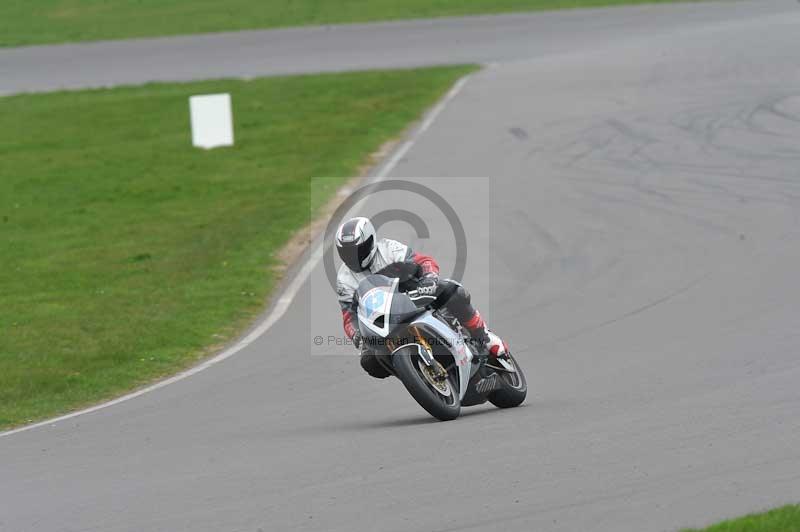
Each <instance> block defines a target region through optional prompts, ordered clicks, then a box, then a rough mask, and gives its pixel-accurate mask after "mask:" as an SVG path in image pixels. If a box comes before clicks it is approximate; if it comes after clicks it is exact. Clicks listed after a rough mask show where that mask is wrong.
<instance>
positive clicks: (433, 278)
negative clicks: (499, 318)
mask: <svg viewBox="0 0 800 532" xmlns="http://www.w3.org/2000/svg"><path fill="white" fill-rule="evenodd" d="M336 250H337V251H338V253H339V257H340V258H341V259H342V262H343V263H344V264H342V265H341V267H340V268H339V272H338V274H337V278H336V292H337V294H338V297H339V305H340V306H341V309H342V320H343V324H344V332H345V334H346V335H347V337H348V338H350V339H351V340H352V341H353V345H355V346H356V348H357V349H361V343H362V342H361V333H360V332H359V330H358V327H357V326H356V321H357V319H356V311H357V308H358V302H357V301H356V300H355V293H356V289H357V288H358V284H359V283H360V282H361V281H362V280H363V279H364V278H365V277H366V276H367V275H369V274H371V273H375V272H378V271H380V270H381V269H383V268H385V267H386V266H388V265H389V264H393V263H395V262H410V263H413V264H415V265H416V266H417V268H418V270H417V271H418V272H419V274H418V276H417V277H418V278H419V282H418V286H417V290H418V292H419V293H420V294H422V295H431V296H438V295H440V294H442V293H443V292H445V291H447V292H448V293H450V294H451V295H450V297H449V299H448V300H447V302H446V303H445V305H444V306H445V308H446V309H447V310H448V311H449V312H450V313H451V314H452V315H453V316H455V317H456V319H458V321H459V323H461V325H462V326H463V327H464V328H465V329H466V330H467V331H468V332H469V334H470V337H471V338H472V339H473V340H474V341H475V342H476V343H477V344H478V347H479V349H481V350H486V351H488V353H489V355H490V356H492V357H502V356H504V355H505V354H506V352H507V350H508V346H507V345H506V343H505V342H504V341H503V340H502V339H500V337H499V336H497V335H496V334H495V333H493V332H492V331H490V330H489V329H488V327H487V326H486V322H485V321H484V320H483V317H482V316H481V314H480V312H478V311H477V310H476V309H475V307H473V306H472V304H471V301H470V300H471V297H470V294H469V292H467V290H466V289H465V288H464V287H463V286H461V284H460V283H458V282H456V281H453V280H451V279H440V278H439V265H438V264H437V263H436V261H435V260H434V259H433V258H432V257H430V256H428V255H423V254H421V253H416V252H414V251H412V250H411V248H410V247H408V246H407V245H405V244H403V243H402V242H398V241H396V240H391V239H388V238H381V239H378V238H377V235H376V234H375V228H374V227H373V225H372V222H370V220H369V219H368V218H364V217H357V218H351V219H350V220H347V221H346V222H344V223H343V224H342V225H341V226H340V227H339V229H338V231H337V232H336ZM361 367H362V368H364V370H365V371H366V372H367V373H369V374H370V375H371V376H373V377H376V378H379V379H383V378H386V377H388V376H389V373H388V372H387V371H386V369H385V368H384V367H383V366H381V365H380V363H379V362H378V360H377V359H376V357H375V355H374V354H373V353H372V352H370V351H369V350H367V349H361Z"/></svg>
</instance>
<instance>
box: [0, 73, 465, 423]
mask: <svg viewBox="0 0 800 532" xmlns="http://www.w3.org/2000/svg"><path fill="white" fill-rule="evenodd" d="M470 77H471V74H468V75H466V76H464V77H462V78H461V79H459V80H458V81H457V82H456V83H455V84H454V85H453V86H452V87H451V88H450V90H449V91H447V94H445V96H444V97H443V98H442V99H441V100H439V102H438V103H437V104H436V105H435V106H434V107H433V108H432V109H431V110H430V111H428V113H426V115H425V118H424V119H423V121H422V123H421V124H420V125H419V126H418V127H417V128H416V129H415V130H414V131H413V132H412V133H411V134H410V135H409V137H408V139H407V140H406V141H405V142H404V143H403V144H402V145H401V146H400V147H399V148H398V149H397V150H395V151H394V153H393V154H392V156H391V157H390V158H389V160H388V161H386V163H385V164H384V165H383V166H381V167H380V170H379V171H378V172H377V173H376V174H375V175H374V177H372V178H370V179H369V181H380V180H381V179H385V178H386V177H387V176H388V175H389V174H390V173H391V172H392V170H394V169H395V167H396V166H397V164H398V163H399V162H400V161H401V160H402V159H403V157H405V156H406V155H407V154H408V152H409V150H411V148H412V147H413V146H414V144H416V142H417V140H418V139H419V138H420V137H421V136H422V135H423V134H424V133H425V132H426V131H427V130H428V129H429V128H430V127H431V125H432V124H433V123H434V121H435V120H436V118H437V117H438V116H439V115H440V114H441V112H442V111H444V109H445V107H447V104H448V103H449V102H450V101H451V100H453V98H455V97H456V96H457V95H458V93H459V92H461V89H463V88H464V85H465V84H466V83H467V81H468V80H469V78H470ZM320 259H322V245H321V244H317V245H316V247H315V249H314V251H313V252H312V253H311V254H310V255H309V256H308V258H307V259H306V262H305V263H304V264H303V266H302V267H301V268H300V270H299V271H298V272H297V274H296V275H295V276H294V278H293V279H292V280H291V282H290V283H289V284H288V285H287V286H286V288H285V289H284V290H283V293H282V294H281V295H280V296H278V298H277V300H276V301H275V304H274V306H273V307H272V311H271V312H270V313H269V314H268V315H267V316H266V317H265V318H264V320H263V321H262V322H261V323H260V324H258V326H256V327H255V328H254V329H253V330H252V331H250V333H249V334H247V336H245V337H244V338H242V339H241V340H239V341H238V342H237V343H236V344H234V345H232V346H231V347H229V348H227V349H225V350H224V351H223V352H221V353H219V354H218V355H215V356H213V357H211V358H209V359H208V360H205V361H204V362H201V363H200V364H198V365H196V366H193V367H191V368H189V369H187V370H184V371H182V372H180V373H178V374H176V375H173V376H172V377H168V378H166V379H164V380H161V381H158V382H156V383H154V384H151V385H149V386H146V387H144V388H141V389H139V390H136V391H135V392H131V393H128V394H126V395H123V396H121V397H117V398H116V399H112V400H111V401H106V402H105V403H100V404H98V405H94V406H91V407H89V408H85V409H83V410H78V411H76V412H71V413H69V414H64V415H63V416H58V417H55V418H52V419H46V420H44V421H38V422H36V423H33V424H31V425H25V426H22V427H18V428H16V429H12V430H8V431H5V432H0V438H4V437H6V436H11V435H14V434H19V433H20V432H27V431H29V430H33V429H37V428H40V427H45V426H47V425H55V424H57V423H59V422H61V421H66V420H68V419H72V418H76V417H78V416H82V415H84V414H91V413H92V412H97V411H98V410H103V409H106V408H109V407H112V406H114V405H118V404H120V403H124V402H126V401H130V400H131V399H135V398H137V397H141V396H142V395H144V394H147V393H150V392H153V391H155V390H158V389H160V388H164V387H165V386H169V385H170V384H174V383H176V382H178V381H182V380H183V379H186V378H188V377H191V376H192V375H195V374H197V373H200V372H201V371H205V370H207V369H208V368H210V367H211V366H214V365H215V364H218V363H220V362H222V361H223V360H226V359H228V358H230V357H232V356H233V355H235V354H236V353H238V352H239V351H241V350H242V349H244V348H245V347H247V346H248V345H250V344H252V343H253V342H255V341H256V340H257V339H258V338H260V337H261V336H262V335H263V334H264V333H266V332H267V331H268V330H269V329H271V328H272V326H273V325H275V323H276V322H277V321H278V320H280V319H281V318H282V317H283V315H284V314H286V311H287V310H288V309H289V306H290V305H291V304H292V302H293V301H294V298H295V296H296V295H297V293H298V292H299V291H300V288H302V286H303V285H304V284H305V282H306V281H307V280H308V278H309V276H310V275H311V272H312V271H313V270H314V268H315V267H316V266H317V264H318V263H319V261H320Z"/></svg>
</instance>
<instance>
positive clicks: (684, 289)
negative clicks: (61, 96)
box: [0, 0, 800, 532]
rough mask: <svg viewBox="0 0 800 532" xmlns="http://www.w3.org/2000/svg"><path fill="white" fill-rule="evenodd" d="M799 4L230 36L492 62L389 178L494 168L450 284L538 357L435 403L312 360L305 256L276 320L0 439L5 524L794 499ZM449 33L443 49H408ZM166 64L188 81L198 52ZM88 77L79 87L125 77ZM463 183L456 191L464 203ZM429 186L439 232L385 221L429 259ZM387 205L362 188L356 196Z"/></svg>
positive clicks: (419, 524) (464, 520)
mask: <svg viewBox="0 0 800 532" xmlns="http://www.w3.org/2000/svg"><path fill="white" fill-rule="evenodd" d="M798 9H800V8H798V6H797V4H796V3H793V2H789V1H772V0H759V1H757V2H742V3H733V4H723V3H717V4H705V5H675V6H667V7H664V6H662V7H659V8H655V7H652V8H623V9H614V10H609V11H586V12H573V13H557V14H540V15H523V16H503V17H497V18H479V19H474V21H470V20H467V19H462V20H459V21H437V22H435V23H428V22H420V23H398V24H391V25H379V26H375V28H376V29H375V30H374V31H376V32H378V33H382V32H383V31H384V30H383V29H385V28H403V30H402V31H405V32H407V33H408V34H409V37H408V39H407V40H408V42H409V43H412V44H409V46H408V47H407V48H404V49H403V50H405V51H407V52H408V53H407V55H405V56H404V55H403V50H401V51H399V52H398V51H397V50H395V54H399V55H400V57H396V56H395V54H393V55H391V56H390V55H385V54H383V53H382V52H381V50H382V49H381V47H380V45H376V46H373V45H372V44H370V46H366V45H365V44H364V43H363V42H361V41H360V39H359V38H353V39H352V40H351V38H350V37H349V36H348V33H349V32H350V31H351V30H350V29H336V30H331V32H330V33H326V32H325V31H323V30H280V31H277V32H273V33H261V32H253V33H246V34H242V35H241V36H223V37H219V38H220V39H223V40H225V39H228V40H231V42H249V43H251V44H252V47H253V48H257V43H258V41H259V38H261V37H262V36H263V38H264V39H265V41H264V42H268V43H276V42H277V43H279V42H281V39H283V38H284V37H285V38H287V39H288V42H289V44H287V45H286V48H285V50H291V49H294V48H293V47H292V43H294V42H295V41H292V36H294V35H320V36H323V35H329V34H334V35H337V36H338V37H337V39H339V40H338V41H336V42H337V43H339V44H338V45H337V46H339V48H337V47H335V46H334V47H331V49H329V50H328V51H331V50H334V49H335V50H336V53H337V54H338V53H342V52H343V48H344V49H345V50H344V52H343V53H342V56H343V57H344V59H343V60H342V62H341V63H336V61H335V59H334V58H335V57H337V56H335V55H333V52H331V54H332V55H331V56H330V57H322V58H319V59H314V52H313V46H312V43H309V42H306V43H305V45H304V46H305V48H303V49H302V50H300V52H299V54H300V59H299V61H300V62H301V63H302V64H298V66H297V70H305V69H312V68H314V66H315V65H316V66H319V64H322V63H326V66H327V67H330V68H334V67H339V66H340V67H341V68H350V67H353V66H377V65H381V66H398V65H402V64H405V65H410V64H416V63H417V62H419V63H429V62H442V61H448V60H449V59H452V60H458V61H463V60H485V61H492V62H493V63H492V64H491V65H490V66H489V67H487V68H486V69H484V70H482V71H481V72H479V73H477V74H475V75H474V76H472V77H471V78H470V79H469V80H468V82H467V83H466V84H465V85H464V87H463V90H462V91H461V92H460V93H459V94H458V95H457V96H456V97H455V98H453V99H452V101H450V102H449V104H448V106H447V107H446V108H445V109H444V111H443V112H442V113H441V114H440V115H439V116H438V117H437V119H436V121H435V122H434V123H433V124H432V125H431V126H430V128H428V129H427V130H426V131H425V132H424V133H422V134H420V135H419V138H417V139H416V144H415V145H414V146H413V148H412V149H411V150H410V151H409V152H408V153H407V154H405V156H404V157H402V158H401V159H400V161H399V164H398V165H397V166H396V167H395V168H394V170H393V171H392V173H391V176H390V177H398V176H437V177H435V178H429V179H427V180H426V181H425V180H424V181H423V182H427V183H428V184H429V185H431V186H432V187H435V186H436V185H437V184H442V183H448V181H447V180H446V179H445V178H447V177H459V176H461V177H463V176H488V177H489V178H490V179H489V180H488V181H487V180H483V181H480V182H481V183H484V185H485V184H486V183H487V182H488V183H489V185H488V186H490V188H491V193H490V194H480V196H481V197H480V198H479V200H480V201H482V202H483V203H484V204H485V207H486V208H485V210H484V211H481V213H480V214H479V215H476V217H475V218H476V219H477V220H484V219H488V222H487V223H485V224H478V225H477V226H476V224H474V223H472V224H471V225H470V223H467V224H466V225H467V229H468V236H469V238H470V248H469V249H470V253H471V254H472V255H471V256H473V257H486V256H488V257H490V258H489V259H488V260H489V266H488V267H489V268H490V272H491V273H490V275H486V274H485V272H480V271H478V272H477V273H476V272H475V271H474V270H475V269H474V268H473V269H471V270H470V269H468V275H467V281H468V284H469V286H470V287H472V288H473V290H472V291H473V295H474V297H475V299H476V301H477V302H478V304H479V306H481V307H483V308H485V309H486V313H487V314H488V317H489V320H490V323H491V324H492V325H494V327H495V328H496V329H497V330H498V331H499V332H500V333H501V334H503V335H504V336H505V337H507V339H508V340H509V341H510V342H511V344H512V346H513V347H514V349H515V351H516V353H517V356H518V358H519V360H520V362H521V363H522V364H523V366H524V368H525V369H526V370H527V374H528V378H529V385H530V393H529V398H528V400H527V402H526V404H525V405H524V406H523V407H521V408H518V409H515V410H511V411H499V410H496V409H494V408H492V407H490V406H482V407H476V408H472V409H465V411H464V415H463V416H462V418H460V419H459V420H457V421H455V422H450V423H437V422H434V421H431V420H430V419H429V418H428V417H427V415H426V414H425V413H424V412H423V411H422V410H421V409H420V408H419V407H418V406H417V405H416V404H415V403H414V402H413V401H412V400H411V399H410V397H409V396H408V395H407V394H406V393H405V392H404V391H403V389H402V387H401V386H400V385H399V383H397V382H396V381H395V382H391V381H376V380H373V379H370V378H368V377H366V376H365V375H364V374H362V373H361V370H360V369H359V368H358V364H357V361H356V359H354V358H352V357H346V356H322V355H323V354H325V353H321V352H320V351H319V350H315V348H314V347H313V342H312V337H313V336H314V335H324V336H327V335H336V334H339V330H340V323H339V317H338V310H337V307H336V304H335V302H334V301H333V295H332V294H331V293H330V289H329V288H328V287H327V285H326V282H325V281H324V274H323V271H322V268H321V266H319V265H317V267H316V268H315V269H314V270H313V272H312V274H311V278H310V280H309V282H308V283H305V284H304V285H303V287H302V289H301V290H300V292H299V293H298V295H297V297H296V298H295V300H294V302H293V303H292V305H291V306H290V307H289V309H288V311H287V312H286V314H285V315H284V316H283V317H282V318H281V320H280V321H279V322H278V323H277V324H276V326H275V327H273V328H272V329H271V330H269V331H268V332H267V333H266V334H264V335H263V336H261V337H260V338H259V339H258V340H257V341H256V342H254V343H253V344H251V345H250V346H249V347H247V348H246V349H244V350H242V351H241V352H239V353H238V354H237V355H236V356H234V357H232V358H230V359H228V360H226V361H224V362H223V363H220V364H218V365H215V366H213V367H212V368H210V369H208V370H207V371H204V372H202V373H199V374H196V375H194V376H192V377H191V378H188V379H185V380H182V381H180V382H178V383H175V384H172V385H170V386H167V387H164V388H161V389H159V390H157V391H154V392H152V393H149V394H146V395H144V396H141V397H138V398H136V399H134V400H131V401H127V402H124V403H121V404H118V405H115V406H113V407H110V408H106V409H103V410H100V411H97V412H94V413H91V414H87V415H84V416H80V417H77V418H73V419H70V420H67V421H63V422H60V423H57V424H55V425H53V426H45V427H40V428H36V429H33V430H29V431H26V432H21V433H17V434H13V435H10V436H6V437H2V438H0V530H2V531H9V532H22V531H89V530H102V531H143V530H147V531H182V530H186V531H215V532H216V531H223V530H224V531H252V532H256V531H259V530H263V531H271V530H308V531H311V530H325V531H329V530H341V531H353V530H397V531H407V530H432V531H445V530H499V529H503V530H539V531H541V530H564V531H575V530H593V531H605V530H608V531H627V530H630V531H638V532H641V531H650V530H653V531H656V530H675V529H677V528H679V527H681V526H685V525H699V524H703V523H707V522H710V521H713V520H716V519H718V518H723V517H730V516H734V515H738V514H741V513H745V512H749V511H754V510H759V509H762V508H765V507H770V506H774V505H777V504H780V503H784V502H790V501H795V502H796V501H797V499H798V498H800V421H799V420H798V415H797V414H798V412H800V386H798V382H800V347H799V346H800V297H799V296H800V282H798V280H797V279H798V272H800V225H799V223H800V52H798V42H799V41H800V11H798ZM475 21H481V22H480V24H478V23H476V22H475ZM620 21H623V22H620ZM495 22H496V24H497V27H498V29H497V33H495V37H496V39H497V40H496V42H495V44H494V48H493V50H494V51H493V52H492V50H488V51H486V55H485V56H481V55H480V54H478V53H477V52H476V51H477V49H478V48H480V46H478V45H475V47H474V48H473V51H474V52H476V53H475V54H474V55H472V56H470V55H469V53H467V52H463V53H462V52H461V49H462V47H460V46H458V45H457V44H459V41H458V40H457V39H456V37H457V36H458V34H459V29H458V28H459V27H461V26H459V25H463V31H464V35H466V36H469V37H470V38H472V37H474V36H475V32H483V33H486V34H491V33H493V32H492V27H491V24H493V23H495ZM627 24H630V25H631V26H626V25H627ZM515 25H516V27H517V31H516V33H514V34H513V35H511V36H510V37H508V40H504V39H505V34H502V32H501V29H503V28H508V27H509V26H515ZM439 27H442V28H444V29H443V30H442V31H443V37H441V39H440V40H437V39H439V38H438V37H436V35H437V30H435V29H434V28H439ZM368 28H369V26H359V27H354V28H352V31H353V32H354V34H360V33H359V32H365V33H369V31H371V30H369V29H368ZM526 28H528V29H526ZM538 29H543V31H544V35H539V34H538V33H537V32H536V31H534V30H538ZM392 31H394V30H392ZM397 31H399V30H397ZM389 33H391V31H389ZM412 34H419V35H422V36H423V37H420V40H415V39H413V38H412ZM215 38H216V37H214V38H212V37H199V38H196V39H195V40H193V39H188V38H186V39H184V38H179V39H165V40H157V41H154V44H151V45H152V46H161V45H164V46H166V45H168V44H169V43H181V44H180V45H181V46H183V47H185V49H191V48H192V47H191V46H190V43H192V42H194V43H197V47H198V48H200V49H202V48H203V47H205V46H206V45H207V44H208V43H209V42H210V41H211V40H213V39H215ZM237 39H240V40H241V41H237ZM320 39H321V42H322V41H324V38H323V37H320ZM426 39H427V40H426ZM440 41H442V42H443V45H444V46H445V50H440V49H426V48H425V47H426V46H427V45H426V44H425V43H426V42H427V43H428V44H431V43H433V44H434V45H435V44H436V43H437V42H440ZM468 41H469V39H467V38H466V37H465V41H464V42H466V44H464V46H465V47H467V48H469V47H470V46H472V45H470V44H469V42H468ZM304 42H305V41H304ZM347 42H351V43H352V46H353V49H352V50H349V52H348V50H346V48H347V46H346V43H347ZM504 43H505V44H504ZM462 44H463V43H462ZM104 46H106V45H88V47H87V48H85V49H86V50H94V51H96V53H99V54H101V55H102V54H103V50H104ZM107 46H108V48H107V50H108V54H109V55H113V53H116V52H117V51H119V49H121V48H125V47H126V46H130V47H131V48H129V50H131V51H130V54H129V55H128V56H127V57H128V60H129V61H134V59H133V58H134V57H135V53H134V52H135V50H137V49H139V48H138V47H145V48H146V47H147V46H150V44H147V43H134V44H131V45H127V44H113V45H107ZM298 46H299V45H298ZM234 47H235V46H234ZM77 48H80V47H67V48H63V49H59V48H39V49H27V50H20V51H14V52H2V54H0V65H2V68H3V77H2V79H3V85H4V87H5V88H6V89H7V88H8V87H12V88H15V90H16V89H19V88H28V89H37V90H39V89H44V88H47V87H46V86H45V85H44V84H45V82H44V81H42V78H41V77H39V76H40V74H36V73H35V72H34V70H35V69H29V68H27V67H24V66H22V67H21V66H19V64H17V63H13V61H12V62H11V63H9V59H8V58H9V57H12V58H13V57H25V54H33V55H32V56H36V55H37V54H40V55H39V57H40V59H41V60H42V61H46V59H45V58H46V57H48V56H49V57H51V58H52V60H53V61H56V62H57V58H58V54H59V53H61V52H60V50H69V49H77ZM82 49H83V48H82ZM242 49H247V47H246V46H244V45H242V46H241V47H239V48H238V49H237V50H242ZM448 50H449V51H450V52H451V53H452V55H451V56H448ZM201 51H202V50H201ZM201 51H197V54H199V55H202V53H201ZM370 52H374V53H375V57H374V58H372V59H369V58H368V56H369V53H370ZM93 53H94V52H93ZM192 53H193V52H192ZM15 54H20V55H18V56H17V55H15ZM48 54H49V55H48ZM187 54H189V55H191V53H190V52H187ZM493 54H494V55H493ZM199 55H198V56H192V57H199ZM290 55H291V54H290ZM32 56H31V57H32ZM490 56H491V57H490ZM176 57H177V56H173V60H176V59H175V58H176ZM354 58H359V59H357V60H356V59H354ZM420 58H422V59H423V60H420ZM290 59H291V57H289V58H283V59H281V60H278V59H265V60H264V61H265V63H264V64H263V65H262V66H264V70H263V71H262V70H258V69H255V70H258V71H252V72H251V73H254V74H255V73H269V72H272V71H273V69H272V67H271V66H269V65H270V64H272V63H270V61H272V62H273V63H275V64H278V63H280V64H282V65H283V68H280V67H275V69H274V71H275V72H278V71H288V70H290V65H289V63H290V62H291V60H290ZM428 59H429V60H428ZM162 61H167V59H163V58H162ZM179 63H180V64H179V65H175V69H174V72H173V73H174V74H175V76H176V77H181V76H182V75H184V74H186V75H187V77H192V76H195V75H204V74H202V72H205V73H206V74H208V73H210V70H209V69H210V68H211V67H210V66H209V65H206V64H203V65H197V64H194V65H192V64H188V63H191V62H190V61H179ZM9 65H11V68H12V69H13V71H12V74H11V75H10V77H9V74H8V69H9ZM139 65H140V68H141V70H140V71H139V73H141V74H142V77H143V79H151V78H152V79H155V78H158V77H159V74H158V71H159V70H158V69H159V68H161V66H158V65H151V64H150V62H149V61H148V60H147V59H146V58H142V59H141V60H140V61H139ZM151 67H152V70H150V69H151ZM64 68H65V69H66V67H64ZM87 68H88V67H87ZM228 68H230V69H231V70H230V71H227V70H225V69H228ZM235 69H236V67H233V66H230V65H227V66H224V67H223V70H225V71H224V72H219V71H217V70H215V71H214V72H218V73H220V74H224V75H233V74H235V72H234V70H235ZM67 70H68V69H67ZM245 70H248V71H250V70H249V66H248V67H247V68H246V69H245ZM189 71H191V73H190V72H189ZM88 72H89V74H88V77H86V78H85V83H87V84H95V83H104V82H106V81H108V80H111V81H114V80H118V81H132V80H133V79H132V78H130V77H129V76H133V74H132V73H130V72H124V73H123V72H120V73H116V74H107V77H105V78H104V77H102V76H99V75H98V72H97V71H94V70H92V69H91V68H89V69H88ZM54 77H57V76H54ZM76 79H77V78H73V79H72V80H71V81H70V79H69V76H67V81H65V82H64V84H65V85H70V84H71V83H77V81H75V80H76ZM48 83H50V84H51V85H52V84H54V80H53V79H50V81H49V82H48ZM476 182H478V181H476ZM465 183H466V181H465ZM446 188H447V187H446ZM475 190H478V188H476V187H473V186H465V187H464V189H462V190H451V194H450V195H449V196H448V199H449V200H450V201H451V202H452V203H453V205H454V206H456V208H457V209H458V208H463V207H466V206H469V204H470V201H473V202H474V201H475V199H474V196H476V193H475ZM387 194H401V193H399V192H396V193H387ZM395 199H396V201H398V202H399V201H402V198H401V197H400V196H398V197H397V198H395ZM417 203H418V204H419V205H420V207H419V208H420V209H421V212H422V213H423V217H424V218H425V220H427V221H429V222H430V228H431V237H430V238H429V239H427V240H423V239H416V238H415V237H410V234H411V232H410V230H409V229H408V228H407V227H403V226H402V224H398V223H390V224H387V225H386V226H385V228H384V229H385V231H386V232H390V233H392V234H396V235H398V236H401V237H410V238H412V240H413V241H414V245H415V246H417V247H419V248H420V249H423V250H427V251H432V252H435V253H436V254H437V255H438V256H439V257H440V258H441V262H442V263H444V264H446V265H447V264H448V263H450V262H452V260H453V258H454V253H455V252H454V250H452V249H451V248H452V242H451V240H452V237H451V236H450V234H451V233H450V231H449V228H447V227H446V226H445V225H444V223H443V222H441V221H437V220H438V219H437V217H436V213H435V212H431V213H429V212H428V210H429V209H430V206H424V202H423V201H419V202H417ZM393 205H395V203H394V201H393V200H392V199H390V198H388V197H383V198H381V197H379V196H377V195H376V196H375V197H374V198H372V199H371V200H370V201H368V202H367V205H365V206H364V212H373V211H379V210H381V209H386V208H392V206H393ZM402 205H403V207H405V208H410V207H411V206H414V205H415V202H414V201H411V200H408V198H406V201H404V202H403V203H402ZM463 217H464V218H467V216H463ZM476 260H477V259H476ZM469 272H472V273H469ZM342 352H343V351H342V350H341V349H330V350H329V352H328V353H327V354H332V355H335V354H336V353H342Z"/></svg>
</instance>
